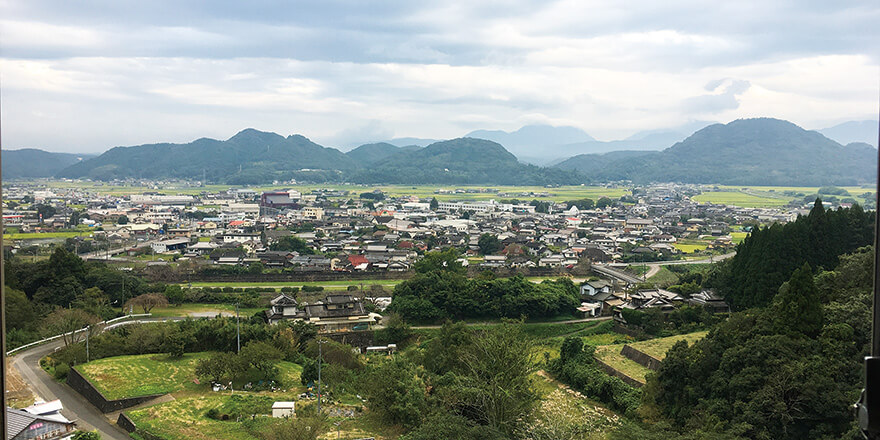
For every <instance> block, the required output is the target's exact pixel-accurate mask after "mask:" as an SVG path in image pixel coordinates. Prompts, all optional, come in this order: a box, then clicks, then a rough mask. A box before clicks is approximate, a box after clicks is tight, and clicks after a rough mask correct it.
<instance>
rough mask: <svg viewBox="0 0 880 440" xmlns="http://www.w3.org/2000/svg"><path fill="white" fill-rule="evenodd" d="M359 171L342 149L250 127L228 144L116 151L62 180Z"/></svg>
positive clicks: (247, 178)
mask: <svg viewBox="0 0 880 440" xmlns="http://www.w3.org/2000/svg"><path fill="white" fill-rule="evenodd" d="M358 167H359V165H358V163H357V161H355V160H354V159H352V158H350V157H348V156H346V155H345V154H342V153H341V152H340V151H339V150H336V149H333V148H324V147H322V146H320V145H318V144H316V143H313V142H312V141H310V140H308V139H307V138H305V137H303V136H300V135H292V136H288V137H286V138H285V137H283V136H280V135H278V134H275V133H266V132H262V131H258V130H254V129H252V128H249V129H246V130H243V131H241V132H239V133H238V134H236V135H235V136H233V137H231V138H229V139H227V140H225V141H218V140H214V139H207V138H202V139H198V140H196V141H193V142H190V143H188V144H150V145H140V146H135V147H115V148H112V149H110V150H108V151H107V152H105V153H104V154H102V155H100V156H98V157H96V158H94V159H89V160H86V161H83V162H80V163H77V164H74V165H72V166H70V167H68V168H66V169H64V170H62V171H61V172H60V173H59V174H58V176H60V177H72V178H83V177H89V178H93V179H102V180H106V179H112V178H127V177H135V178H166V177H175V178H187V179H194V180H200V179H201V178H202V176H203V175H204V176H205V177H206V178H207V180H208V181H223V182H227V183H241V184H247V183H260V182H267V181H269V182H270V181H273V180H286V179H290V178H296V177H297V176H299V177H300V178H302V174H301V173H298V172H301V171H302V170H304V169H309V170H323V171H326V172H329V174H327V173H325V174H323V175H319V176H316V179H317V180H326V179H327V176H329V175H332V174H333V173H334V172H337V171H350V170H354V169H357V168H358ZM305 172H309V171H305ZM312 173H314V171H312Z"/></svg>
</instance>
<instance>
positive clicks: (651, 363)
mask: <svg viewBox="0 0 880 440" xmlns="http://www.w3.org/2000/svg"><path fill="white" fill-rule="evenodd" d="M620 354H622V355H624V356H626V357H627V358H629V359H631V360H632V361H633V362H635V363H637V364H639V365H641V366H643V367H645V368H647V369H649V370H655V371H656V370H659V369H660V364H661V363H663V361H661V360H660V359H657V358H655V357H654V356H651V355H649V354H647V353H645V352H642V351H639V350H637V349H635V348H633V347H631V346H629V345H624V346H623V349H622V350H620Z"/></svg>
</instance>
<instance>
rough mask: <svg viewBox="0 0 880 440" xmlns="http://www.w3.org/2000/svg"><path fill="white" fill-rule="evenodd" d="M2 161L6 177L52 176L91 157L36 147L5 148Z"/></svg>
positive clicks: (0, 159) (0, 160) (0, 158)
mask: <svg viewBox="0 0 880 440" xmlns="http://www.w3.org/2000/svg"><path fill="white" fill-rule="evenodd" d="M0 154H2V157H0V163H2V166H3V169H2V171H3V177H4V178H6V179H17V178H33V177H51V176H54V175H55V173H57V172H59V171H61V170H63V169H64V168H67V167H69V166H71V165H73V164H75V163H77V162H79V161H81V160H84V159H87V158H89V157H91V156H90V155H83V154H70V153H51V152H48V151H43V150H38V149H36V148H22V149H20V150H3V151H2V153H0Z"/></svg>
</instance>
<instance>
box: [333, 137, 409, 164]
mask: <svg viewBox="0 0 880 440" xmlns="http://www.w3.org/2000/svg"><path fill="white" fill-rule="evenodd" d="M415 148H416V149H418V148H419V147H415ZM411 149H412V148H411V147H407V149H406V150H404V149H402V148H401V147H398V146H396V145H391V144H389V143H385V142H379V143H375V144H365V145H361V146H360V147H357V148H355V149H354V150H351V151H348V152H346V153H345V155H346V156H348V157H350V158H352V159H354V160H356V161H358V162H359V163H360V164H361V165H372V164H374V163H376V162H379V161H381V160H383V159H387V158H389V157H391V156H394V155H395V154H398V153H400V152H401V151H409V150H411Z"/></svg>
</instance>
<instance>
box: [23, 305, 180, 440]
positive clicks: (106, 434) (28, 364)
mask: <svg viewBox="0 0 880 440" xmlns="http://www.w3.org/2000/svg"><path fill="white" fill-rule="evenodd" d="M179 319H184V318H179V317H174V318H145V319H141V320H138V321H125V322H121V323H116V324H114V325H110V326H108V327H107V328H112V327H118V326H119V325H127V324H131V323H135V322H158V321H168V320H179ZM63 345H64V341H63V340H61V339H58V340H55V341H51V342H47V343H45V344H43V345H38V346H36V347H33V348H29V349H26V350H23V351H21V352H19V353H17V354H16V355H14V356H12V357H9V358H7V362H9V363H10V364H12V366H13V367H15V369H16V370H18V372H19V374H21V377H22V378H23V379H24V381H25V382H27V384H28V385H29V386H30V387H31V389H32V390H33V391H34V392H35V393H36V394H37V395H38V396H40V399H43V400H45V401H47V402H48V401H51V400H55V399H60V400H61V405H63V407H64V409H63V410H62V411H61V414H63V415H64V416H65V417H67V418H68V419H70V420H75V421H76V423H77V427H78V428H79V429H82V430H87V431H91V430H95V429H97V430H98V432H100V433H101V436H102V438H103V439H105V440H107V439H109V440H127V439H130V438H131V437H129V435H128V433H127V432H125V430H123V429H122V428H120V427H119V426H117V425H116V421H115V420H113V421H111V420H109V419H108V418H107V416H105V415H104V414H103V413H101V411H99V410H98V408H95V406H94V405H92V404H91V403H89V401H88V400H86V399H85V397H83V396H82V395H80V394H79V393H78V392H76V391H74V390H73V388H70V387H69V386H67V385H66V384H62V383H58V382H56V381H55V380H54V379H52V377H50V376H49V374H48V373H46V372H45V371H44V370H43V369H42V368H40V359H41V358H43V356H46V355H48V354H50V353H52V352H54V351H55V350H56V349H57V348H60V347H61V346H63Z"/></svg>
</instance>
